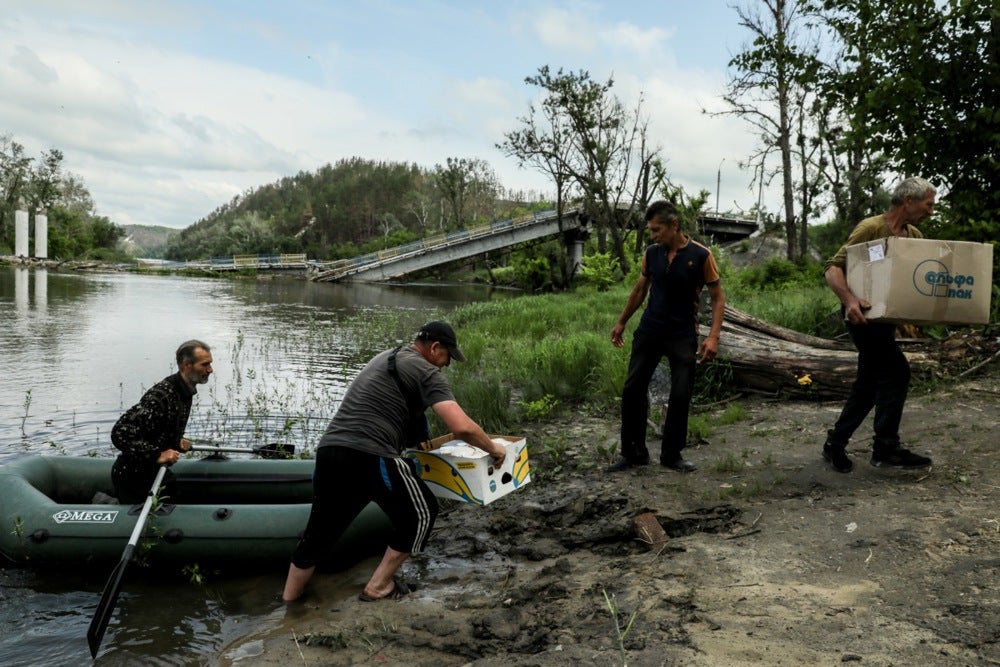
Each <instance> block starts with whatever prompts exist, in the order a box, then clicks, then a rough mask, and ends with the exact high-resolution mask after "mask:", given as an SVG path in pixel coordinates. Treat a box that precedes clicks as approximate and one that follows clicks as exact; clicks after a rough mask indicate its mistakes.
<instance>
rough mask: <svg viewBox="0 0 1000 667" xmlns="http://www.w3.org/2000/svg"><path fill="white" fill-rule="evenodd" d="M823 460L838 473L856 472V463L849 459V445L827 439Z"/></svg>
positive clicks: (824, 445)
mask: <svg viewBox="0 0 1000 667" xmlns="http://www.w3.org/2000/svg"><path fill="white" fill-rule="evenodd" d="M823 460H824V461H826V462H827V463H829V464H830V466H831V467H832V468H833V469H834V470H836V471H837V472H851V471H852V470H854V463H853V462H852V461H851V459H849V458H847V445H846V443H845V444H841V443H839V442H834V441H833V440H831V439H830V438H829V437H827V439H826V442H824V443H823Z"/></svg>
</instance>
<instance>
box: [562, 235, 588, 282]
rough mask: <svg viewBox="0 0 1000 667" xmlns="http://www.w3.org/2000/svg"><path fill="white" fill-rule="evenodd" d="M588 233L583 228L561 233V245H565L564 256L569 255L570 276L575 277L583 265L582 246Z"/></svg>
mask: <svg viewBox="0 0 1000 667" xmlns="http://www.w3.org/2000/svg"><path fill="white" fill-rule="evenodd" d="M588 236H590V232H589V231H587V230H586V229H584V228H582V227H581V228H578V229H570V230H568V231H565V232H563V243H565V244H566V254H567V255H569V268H570V275H574V276H575V275H576V274H577V273H578V272H579V271H580V264H582V263H583V244H584V243H585V242H586V241H587V237H588Z"/></svg>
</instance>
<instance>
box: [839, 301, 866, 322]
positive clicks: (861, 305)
mask: <svg viewBox="0 0 1000 667" xmlns="http://www.w3.org/2000/svg"><path fill="white" fill-rule="evenodd" d="M871 307H872V305H871V304H870V303H868V301H867V299H854V300H853V301H851V302H849V303H848V304H847V306H846V307H845V308H844V319H846V320H847V321H848V322H850V323H851V324H857V325H860V324H868V319H867V318H865V311H866V310H869V309H870V308H871Z"/></svg>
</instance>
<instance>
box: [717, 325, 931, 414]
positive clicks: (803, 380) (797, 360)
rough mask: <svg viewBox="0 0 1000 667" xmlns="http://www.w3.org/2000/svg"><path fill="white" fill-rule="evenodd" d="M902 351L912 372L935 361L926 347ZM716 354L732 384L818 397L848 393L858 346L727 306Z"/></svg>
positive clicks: (834, 396)
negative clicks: (785, 325) (920, 349)
mask: <svg viewBox="0 0 1000 667" xmlns="http://www.w3.org/2000/svg"><path fill="white" fill-rule="evenodd" d="M702 333H703V334H705V333H707V327H704V326H703V327H702ZM904 353H905V354H906V357H907V359H909V361H910V366H911V368H912V369H913V370H914V372H919V371H922V370H928V369H932V368H934V367H936V366H937V361H936V360H935V359H933V358H931V357H930V356H929V355H928V354H926V353H925V352H920V351H907V350H906V349H905V347H904ZM719 359H720V360H721V361H722V362H724V363H727V364H728V365H729V367H730V368H731V370H732V380H731V381H732V384H733V385H734V386H735V387H737V388H739V389H741V390H745V391H752V392H759V393H767V394H775V395H778V394H780V395H785V396H790V397H796V398H814V399H822V400H827V399H839V398H846V397H847V394H848V392H849V391H850V388H851V384H852V383H853V382H854V376H855V372H856V369H857V351H856V350H855V349H854V346H853V345H851V344H850V343H845V342H840V341H835V340H830V339H827V338H818V337H816V336H809V335H807V334H801V333H798V332H797V331H792V330H791V329H785V328H783V327H779V326H777V325H774V324H771V323H769V322H764V321H763V320H760V319H758V318H756V317H753V316H752V315H750V314H749V313H746V312H743V311H741V310H737V309H736V308H732V307H730V306H726V312H725V319H724V321H723V325H722V338H721V340H720V341H719Z"/></svg>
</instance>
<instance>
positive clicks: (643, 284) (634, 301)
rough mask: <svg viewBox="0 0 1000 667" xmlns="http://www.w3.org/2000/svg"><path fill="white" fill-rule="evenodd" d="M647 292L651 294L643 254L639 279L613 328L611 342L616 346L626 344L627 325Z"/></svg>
mask: <svg viewBox="0 0 1000 667" xmlns="http://www.w3.org/2000/svg"><path fill="white" fill-rule="evenodd" d="M647 294H649V279H648V278H647V277H646V256H645V255H643V256H642V272H641V273H640V274H639V279H638V280H636V281H635V285H633V286H632V291H631V292H629V294H628V299H626V300H625V308H624V309H623V310H622V314H621V315H619V316H618V321H617V322H615V326H614V327H612V329H611V343H612V344H613V345H614V346H615V347H622V346H623V345H625V339H624V338H623V336H622V334H624V333H625V325H626V324H628V321H629V319H631V317H632V315H634V314H635V311H637V310H639V306H641V305H642V302H643V301H645V300H646V295H647Z"/></svg>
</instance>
